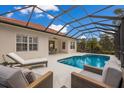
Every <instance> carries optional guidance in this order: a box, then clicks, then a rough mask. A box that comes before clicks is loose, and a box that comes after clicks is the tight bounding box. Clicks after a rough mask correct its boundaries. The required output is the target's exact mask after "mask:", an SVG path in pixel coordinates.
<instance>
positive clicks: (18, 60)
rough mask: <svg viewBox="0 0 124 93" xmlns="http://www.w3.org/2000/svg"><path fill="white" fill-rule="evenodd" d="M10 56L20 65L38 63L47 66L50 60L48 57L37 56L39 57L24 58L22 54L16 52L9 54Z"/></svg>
mask: <svg viewBox="0 0 124 93" xmlns="http://www.w3.org/2000/svg"><path fill="white" fill-rule="evenodd" d="M7 56H8V57H9V58H11V59H12V60H14V61H15V62H16V63H18V64H20V65H19V66H29V65H37V64H45V65H46V67H47V63H48V60H47V59H46V58H37V59H29V60H24V59H22V58H21V57H20V56H18V55H17V54H15V53H9V54H7Z"/></svg>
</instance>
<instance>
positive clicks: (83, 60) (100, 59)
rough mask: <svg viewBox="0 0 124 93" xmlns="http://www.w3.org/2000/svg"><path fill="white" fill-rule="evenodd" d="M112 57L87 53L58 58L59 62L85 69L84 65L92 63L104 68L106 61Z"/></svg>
mask: <svg viewBox="0 0 124 93" xmlns="http://www.w3.org/2000/svg"><path fill="white" fill-rule="evenodd" d="M109 59H110V57H109V56H104V55H94V54H86V55H83V56H72V57H68V58H64V59H60V60H58V62H60V63H63V64H66V65H69V66H73V67H77V68H80V69H83V65H84V64H87V65H91V66H94V67H98V68H103V67H104V65H105V64H106V62H108V60H109Z"/></svg>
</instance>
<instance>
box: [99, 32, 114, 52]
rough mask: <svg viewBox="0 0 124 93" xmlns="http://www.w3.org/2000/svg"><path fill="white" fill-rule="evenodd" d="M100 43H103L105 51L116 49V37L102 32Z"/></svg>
mask: <svg viewBox="0 0 124 93" xmlns="http://www.w3.org/2000/svg"><path fill="white" fill-rule="evenodd" d="M99 44H100V45H101V47H102V50H103V51H110V52H111V51H114V39H113V37H111V36H108V35H107V34H102V35H101V36H100V41H99Z"/></svg>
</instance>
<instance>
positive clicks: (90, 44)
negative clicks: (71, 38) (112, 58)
mask: <svg viewBox="0 0 124 93" xmlns="http://www.w3.org/2000/svg"><path fill="white" fill-rule="evenodd" d="M78 51H79V52H90V53H107V54H112V53H113V51H114V39H113V37H112V36H109V35H107V34H102V35H101V36H100V40H97V38H91V39H88V40H86V39H83V40H80V42H78Z"/></svg>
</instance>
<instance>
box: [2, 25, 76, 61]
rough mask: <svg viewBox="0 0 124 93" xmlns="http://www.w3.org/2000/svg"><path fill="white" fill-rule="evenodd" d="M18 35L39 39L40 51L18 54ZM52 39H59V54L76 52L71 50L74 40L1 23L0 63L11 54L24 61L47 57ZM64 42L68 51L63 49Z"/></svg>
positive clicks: (57, 43)
mask: <svg viewBox="0 0 124 93" xmlns="http://www.w3.org/2000/svg"><path fill="white" fill-rule="evenodd" d="M16 35H28V36H35V37H38V51H25V52H17V51H16ZM51 37H56V38H58V40H55V41H56V43H55V44H56V48H57V51H58V52H64V53H71V52H76V49H70V42H71V41H75V40H73V39H69V38H65V37H60V36H55V35H51V34H48V33H43V32H38V31H34V30H29V29H26V28H21V27H16V26H12V25H8V24H3V23H0V62H2V61H3V59H2V55H3V54H4V55H6V54H7V53H10V52H15V53H17V54H18V55H19V56H21V57H22V58H24V59H30V58H38V57H47V56H48V55H49V40H50V39H51ZM63 41H64V42H66V49H64V50H63V49H62V42H63Z"/></svg>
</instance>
